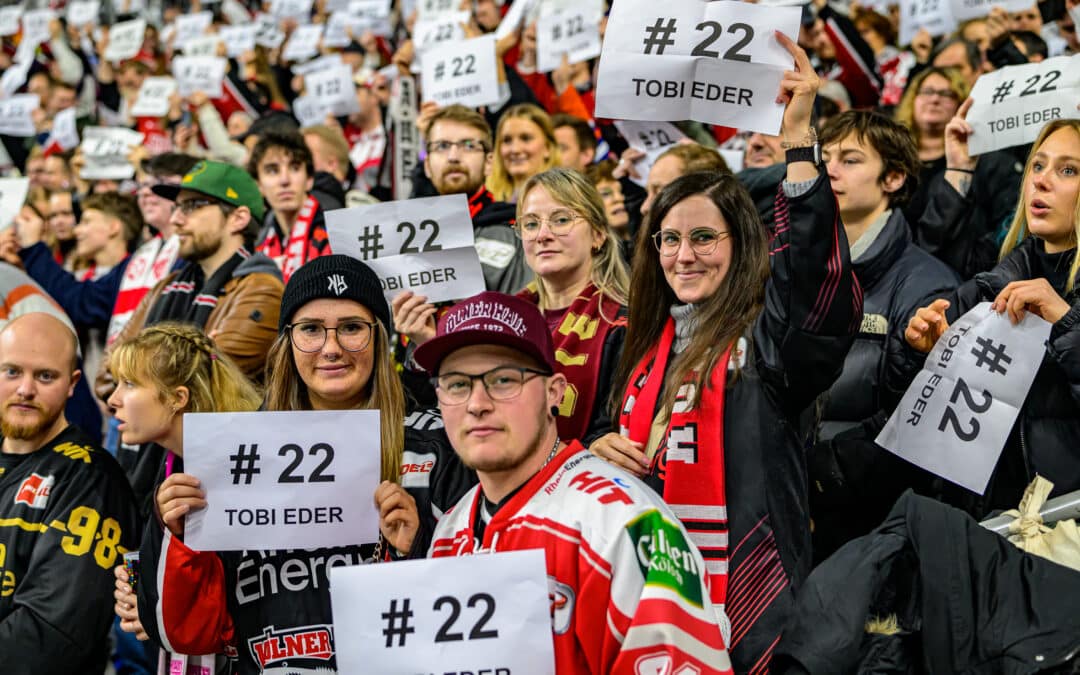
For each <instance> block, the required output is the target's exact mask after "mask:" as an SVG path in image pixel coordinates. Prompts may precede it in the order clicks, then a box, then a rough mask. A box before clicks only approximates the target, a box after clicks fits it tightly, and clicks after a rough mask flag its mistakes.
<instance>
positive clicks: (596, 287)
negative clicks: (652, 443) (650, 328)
mask: <svg viewBox="0 0 1080 675" xmlns="http://www.w3.org/2000/svg"><path fill="white" fill-rule="evenodd" d="M521 194H522V199H521V201H519V202H518V209H517V219H516V225H515V226H514V230H515V232H517V234H518V236H519V237H521V243H522V246H523V248H524V249H525V262H526V264H527V265H528V266H529V268H530V269H531V270H532V271H533V273H535V274H536V279H535V280H534V281H533V282H532V283H530V284H529V285H528V286H527V287H526V288H525V290H524V291H522V292H521V294H520V297H523V298H525V299H526V300H529V301H531V302H534V303H536V304H537V305H538V306H539V307H540V311H541V312H543V313H544V318H545V319H547V323H548V328H549V329H550V330H551V336H552V340H553V341H554V343H555V355H556V360H557V362H558V363H559V368H560V372H562V373H563V374H564V375H565V376H566V379H567V381H568V384H567V387H566V393H565V394H564V395H563V400H562V402H561V403H560V404H559V414H558V415H557V416H556V420H557V423H558V428H559V434H560V435H561V436H562V437H563V438H579V439H581V440H582V441H583V442H584V443H586V444H588V443H589V442H591V441H592V440H594V439H596V438H599V437H600V436H603V435H604V434H606V433H608V432H610V431H611V430H612V429H613V426H612V420H611V415H610V408H611V407H612V406H611V401H610V399H611V393H612V385H613V383H614V380H613V377H612V376H613V375H614V371H615V366H616V364H618V362H619V356H620V355H621V354H622V345H623V337H624V336H625V334H626V307H625V305H626V300H627V297H628V295H629V287H630V283H629V282H630V279H629V274H628V273H627V269H626V263H625V262H624V261H623V257H622V254H621V252H620V248H619V240H618V238H617V237H616V235H615V233H614V231H613V230H612V229H611V227H609V225H608V221H607V216H606V213H605V211H604V202H603V200H602V199H601V198H600V194H599V193H598V192H597V191H596V188H594V187H593V186H592V184H591V183H590V182H589V181H588V179H586V178H585V177H584V176H583V175H582V174H580V173H578V172H577V171H573V170H570V169H561V168H560V169H550V170H548V171H545V172H543V173H539V174H537V175H535V176H533V177H532V178H530V179H529V180H528V181H526V182H525V185H524V186H523V188H522V191H521Z"/></svg>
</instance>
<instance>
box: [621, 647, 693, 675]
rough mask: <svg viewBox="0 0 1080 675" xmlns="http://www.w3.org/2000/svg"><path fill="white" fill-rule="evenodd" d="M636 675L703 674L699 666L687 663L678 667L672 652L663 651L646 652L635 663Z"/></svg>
mask: <svg viewBox="0 0 1080 675" xmlns="http://www.w3.org/2000/svg"><path fill="white" fill-rule="evenodd" d="M634 673H635V675H701V669H700V668H698V667H697V666H694V665H691V664H689V663H685V664H683V665H682V666H679V667H678V668H676V667H675V661H674V659H672V658H671V654H664V653H663V652H660V653H656V654H646V655H645V656H642V657H641V658H639V659H638V660H637V662H636V663H634Z"/></svg>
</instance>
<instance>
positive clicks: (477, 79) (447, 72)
mask: <svg viewBox="0 0 1080 675" xmlns="http://www.w3.org/2000/svg"><path fill="white" fill-rule="evenodd" d="M423 92H424V100H425V101H435V102H436V103H438V104H439V105H440V106H444V107H445V106H448V105H450V104H452V103H460V104H461V105H463V106H466V107H469V108H475V107H477V106H481V105H490V104H492V103H495V102H496V101H498V100H499V79H498V75H497V73H496V70H495V36H494V35H483V36H481V37H478V38H473V39H471V40H465V41H463V42H460V43H451V44H442V45H439V46H437V47H433V48H432V49H429V50H428V51H426V52H425V53H424V63H423Z"/></svg>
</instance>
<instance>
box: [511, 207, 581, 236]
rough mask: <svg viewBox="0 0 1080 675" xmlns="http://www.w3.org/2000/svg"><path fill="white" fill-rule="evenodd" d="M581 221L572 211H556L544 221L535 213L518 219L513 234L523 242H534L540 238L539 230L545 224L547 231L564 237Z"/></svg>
mask: <svg viewBox="0 0 1080 675" xmlns="http://www.w3.org/2000/svg"><path fill="white" fill-rule="evenodd" d="M579 220H581V216H579V215H578V214H576V213H574V212H573V211H556V212H555V213H552V214H551V215H550V216H549V217H548V218H547V219H544V218H542V217H540V216H538V215H536V214H535V213H526V214H524V215H522V216H521V218H519V219H518V221H517V223H516V224H515V225H514V232H516V233H517V235H518V237H520V238H521V239H522V240H523V241H534V240H536V238H537V237H539V236H540V229H541V228H543V226H544V223H547V226H548V229H549V230H551V233H552V234H554V235H555V236H556V237H565V236H566V235H568V234H570V229H571V228H572V227H574V223H576V222H577V221H579Z"/></svg>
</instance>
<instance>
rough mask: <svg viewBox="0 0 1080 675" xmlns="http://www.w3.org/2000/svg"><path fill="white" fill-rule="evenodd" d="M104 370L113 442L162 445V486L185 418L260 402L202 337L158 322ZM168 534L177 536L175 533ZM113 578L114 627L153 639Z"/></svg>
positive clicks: (122, 576) (122, 581)
mask: <svg viewBox="0 0 1080 675" xmlns="http://www.w3.org/2000/svg"><path fill="white" fill-rule="evenodd" d="M109 366H110V368H111V370H112V374H113V377H114V379H115V381H116V383H117V386H116V389H115V390H114V391H113V393H112V395H111V396H110V397H109V406H110V407H111V408H113V409H114V410H115V411H116V419H117V421H118V422H119V423H120V424H119V432H120V436H121V438H122V439H123V441H124V443H128V444H131V445H142V444H144V443H157V444H159V445H161V446H163V447H164V448H165V449H166V450H167V451H168V453H167V455H166V460H165V476H166V481H169V480H171V479H172V476H174V475H182V474H181V473H180V472H182V471H183V459H182V457H183V454H184V451H183V441H184V415H186V414H187V413H201V412H233V411H248V410H255V409H257V408H258V407H259V404H260V402H261V401H262V398H261V396H260V395H259V392H258V391H257V390H256V389H255V387H254V386H253V385H252V384H251V382H250V381H248V379H247V377H245V376H244V374H243V372H241V371H240V369H239V368H238V367H237V366H236V364H235V363H233V362H232V360H231V359H229V357H227V356H225V355H224V354H222V353H221V351H220V350H218V348H217V346H216V345H215V344H214V343H213V341H212V340H210V339H209V338H208V337H206V335H204V334H203V333H202V331H200V330H199V329H197V328H195V327H193V326H189V325H183V324H175V323H161V324H157V325H155V326H152V327H150V328H146V329H143V331H142V332H140V333H138V334H137V335H135V336H134V337H133V338H131V339H130V340H127V341H125V342H122V343H120V344H119V345H117V347H116V348H115V350H114V351H113V354H112V358H111V359H110V361H109ZM175 533H176V534H177V535H179V534H181V530H177V531H175ZM115 572H116V591H115V593H114V596H115V598H116V606H115V611H116V614H117V616H119V617H120V628H121V629H122V630H125V631H127V632H129V633H134V634H135V635H136V636H137V637H138V638H139V639H147V638H148V637H154V638H156V637H157V636H156V634H153V633H151V634H147V632H146V631H145V630H144V628H143V624H142V623H141V622H140V620H139V618H140V612H139V610H138V608H137V604H138V603H137V600H136V596H135V593H134V592H133V591H132V589H131V586H130V585H129V583H128V572H127V571H126V570H125V568H124V566H123V565H119V566H117V567H116V568H115ZM147 611H152V608H144V610H143V612H142V614H141V616H144V617H145V616H148V614H147ZM155 642H156V643H157V644H159V645H161V644H164V643H162V642H161V641H160V640H155ZM197 653H198V654H202V653H203V652H197ZM207 653H208V654H209V655H208V656H191V657H188V656H182V655H178V654H165V655H163V658H164V659H166V660H167V661H169V664H170V666H169V668H171V667H172V664H173V663H174V662H176V663H179V662H189V663H191V665H193V666H194V665H197V664H198V663H205V665H207V666H212V664H213V662H214V656H213V652H207ZM167 670H169V669H167ZM170 672H172V671H171V670H170Z"/></svg>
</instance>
